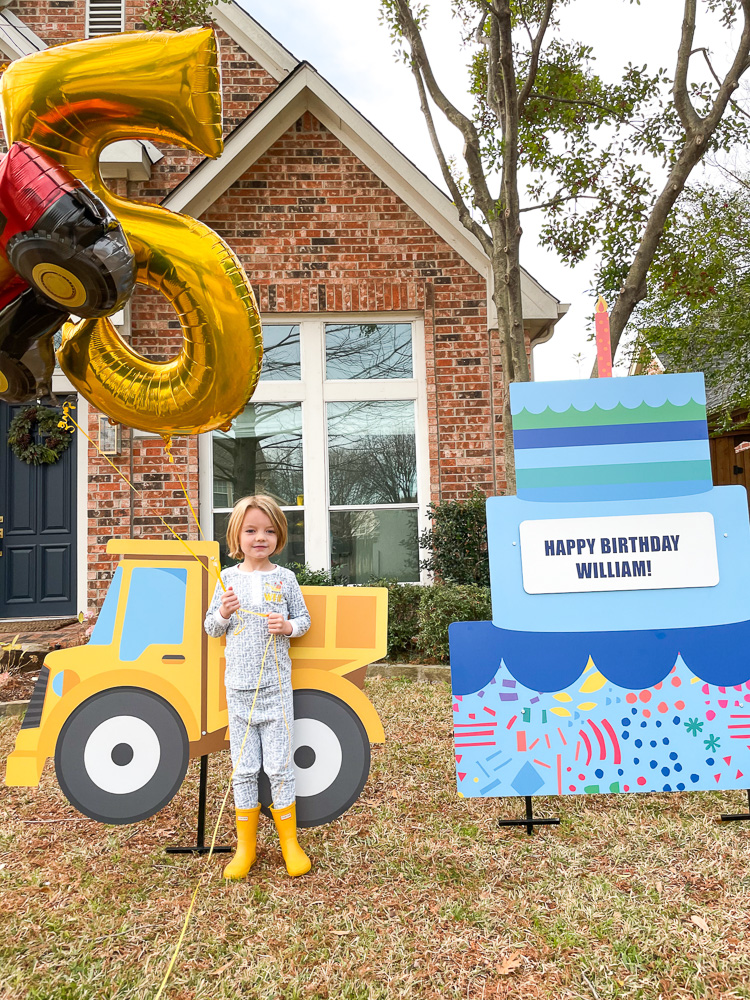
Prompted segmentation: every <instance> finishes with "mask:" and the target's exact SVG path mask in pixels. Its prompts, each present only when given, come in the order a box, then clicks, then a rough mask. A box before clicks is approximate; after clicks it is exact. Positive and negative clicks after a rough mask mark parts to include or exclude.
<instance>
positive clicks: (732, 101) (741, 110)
mask: <svg viewBox="0 0 750 1000" xmlns="http://www.w3.org/2000/svg"><path fill="white" fill-rule="evenodd" d="M696 52H702V53H703V58H704V59H705V60H706V65H707V66H708V68H709V70H710V72H711V76H712V77H713V78H714V80H715V81H716V83H717V84H718V85H719V86H720V87H721V80H720V79H719V77H718V76H717V74H716V70H715V69H714V68H713V66H712V65H711V59H710V58H709V55H708V49H707V48H706V47H705V45H703V46H701V48H699V49H693V51H692V52H691V53H690V55H695V53H696ZM729 103H730V104H731V105H732V107H733V108H734V109H735V110H736V111H739V113H740V114H741V115H744V116H745V118H750V114H748V113H747V111H745V109H744V108H743V107H741V106H740V105H739V104H738V103H737V101H735V99H734V98H733V97H731V98H730V99H729Z"/></svg>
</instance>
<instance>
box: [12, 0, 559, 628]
mask: <svg viewBox="0 0 750 1000" xmlns="http://www.w3.org/2000/svg"><path fill="white" fill-rule="evenodd" d="M0 8H1V9H0V50H2V54H3V56H4V58H5V59H7V60H12V59H16V58H18V57H20V56H22V55H26V54H29V53H30V52H33V51H36V50H39V49H41V48H44V47H46V46H49V45H57V44H61V43H63V42H67V41H72V40H76V39H80V38H84V37H87V36H90V35H94V34H103V33H109V32H112V31H122V30H132V29H137V28H138V27H139V11H140V10H141V8H142V3H141V0H10V2H9V3H5V4H2V3H0ZM214 20H215V24H216V29H217V35H218V38H219V44H220V51H221V67H222V85H223V88H224V94H223V99H224V125H225V151H224V154H223V155H222V156H221V157H220V158H219V159H218V160H203V161H201V159H200V157H197V156H195V155H194V154H192V153H189V152H188V151H186V150H182V149H176V148H174V147H170V148H166V147H165V148H162V149H157V148H156V147H155V146H154V145H153V144H152V143H150V142H136V141H129V142H119V143H115V144H113V145H112V146H110V147H108V148H107V150H106V151H105V154H104V155H103V157H102V161H101V170H102V175H103V176H104V178H105V179H106V180H107V183H108V184H110V186H111V187H112V188H113V190H115V191H116V193H118V194H121V195H126V196H128V197H138V198H147V199H151V200H156V201H160V202H161V203H162V204H164V205H165V206H166V207H168V208H171V209H173V210H175V211H179V212H184V213H186V214H188V215H192V216H194V217H196V218H199V219H201V220H202V221H204V222H205V223H206V224H207V225H209V226H211V227H212V228H213V229H214V230H215V231H216V232H217V233H219V234H220V235H221V236H222V237H223V238H224V239H225V240H226V241H227V242H228V243H229V244H230V246H231V247H232V248H233V249H234V250H235V252H236V253H237V254H238V255H239V257H240V259H241V260H242V262H243V264H244V266H245V268H246V270H247V273H248V275H249V276H250V280H251V282H252V284H253V287H254V289H255V292H256V297H257V300H258V304H259V308H260V311H261V315H262V317H263V324H264V343H265V348H266V355H265V362H264V371H263V375H262V378H261V381H260V383H259V386H258V389H257V391H256V393H255V395H254V397H253V399H252V401H251V403H250V404H249V405H248V407H247V408H246V410H245V412H244V413H243V414H242V415H241V416H240V417H239V418H238V419H237V420H236V421H235V423H234V426H233V428H232V430H231V431H230V432H228V433H221V432H214V433H213V434H207V435H202V436H201V437H200V438H182V439H179V440H178V441H177V444H176V446H175V448H174V455H175V458H176V463H177V466H176V467H177V470H178V471H179V473H180V474H181V475H182V478H183V480H184V481H185V482H186V484H187V488H188V491H189V493H190V496H191V500H192V502H193V504H194V506H195V508H196V509H198V510H199V511H200V517H201V522H202V524H203V527H204V530H206V533H207V534H208V533H209V532H210V531H214V532H215V533H216V537H220V536H221V535H222V534H223V526H224V523H225V521H226V516H227V511H228V510H229V509H230V508H231V505H232V503H233V501H234V500H235V499H236V498H238V497H239V496H241V495H243V494H244V493H247V492H252V491H258V492H259V491H261V490H265V491H269V492H272V493H274V494H275V495H277V496H278V497H279V498H280V499H281V500H282V501H283V505H284V506H285V508H287V515H288V519H289V523H290V544H289V547H288V550H287V553H286V556H287V559H288V560H290V561H291V560H294V561H301V562H302V561H304V562H307V563H309V564H310V565H311V566H313V567H316V568H319V567H323V568H329V567H330V566H332V565H333V566H341V567H343V569H344V571H345V572H346V573H347V575H348V577H349V578H350V580H352V581H353V582H363V581H365V580H366V579H368V578H369V577H370V576H389V577H397V578H399V579H401V580H418V579H419V565H418V564H419V552H418V534H419V531H420V530H421V529H422V528H423V527H425V518H426V514H425V508H426V505H427V503H429V502H430V501H431V500H432V501H437V500H441V499H447V498H455V497H461V496H464V495H466V494H467V493H468V492H469V491H470V490H471V489H472V488H473V487H479V488H481V489H482V490H484V491H486V492H487V493H495V492H498V491H500V490H502V489H503V486H504V472H503V458H502V439H503V433H504V429H503V425H502V419H501V412H502V407H501V400H502V386H501V377H500V350H499V345H498V341H497V332H496V325H497V322H496V317H495V315H494V314H493V306H492V302H491V296H490V287H491V282H490V279H491V275H490V266H489V261H488V259H487V257H486V255H485V254H484V252H483V251H482V249H481V247H480V245H479V243H478V242H477V241H476V240H475V239H474V237H472V236H471V235H470V234H469V233H467V231H466V230H465V229H464V228H463V227H462V226H461V224H460V223H459V221H458V215H457V212H456V210H455V208H454V206H453V205H452V203H451V202H450V201H449V200H448V198H447V197H446V196H445V195H444V194H443V193H442V192H441V191H440V190H439V189H438V188H436V187H435V186H434V185H433V184H432V183H431V182H430V181H429V180H428V179H427V178H426V177H425V176H424V175H423V174H422V173H421V172H420V171H419V170H418V169H417V168H416V167H415V166H414V165H413V164H412V163H411V162H410V161H409V160H407V159H406V158H405V157H404V156H403V155H402V154H401V153H399V151H398V150H397V149H396V148H395V147H394V146H393V145H392V144H391V143H390V142H388V140H387V139H386V138H385V137H384V136H383V135H382V134H381V133H380V132H379V131H378V130H377V129H376V128H374V127H373V126H372V125H371V124H370V122H368V121H367V120H366V119H365V118H364V117H363V116H362V115H361V114H360V113H359V112H358V111H357V110H356V109H355V108H354V107H352V105H351V104H349V103H348V102H347V100H346V99H345V98H344V97H343V96H342V95H341V94H339V93H338V92H337V91H336V90H335V89H334V88H333V87H332V86H331V85H330V84H329V83H328V82H327V81H326V80H325V79H324V78H323V77H321V76H320V74H319V73H317V72H316V71H315V69H313V67H312V66H310V65H309V64H308V63H306V62H304V61H303V62H300V61H298V60H297V59H296V58H295V57H294V56H292V55H291V53H290V52H288V51H287V50H286V49H285V48H284V47H283V46H282V45H281V44H280V43H279V42H278V41H276V40H275V39H274V38H273V37H271V36H270V35H269V34H268V33H267V32H266V31H265V30H264V29H263V28H262V27H261V26H260V25H259V24H258V23H257V22H256V21H254V20H253V19H252V18H251V17H250V16H249V15H248V14H247V13H246V12H245V11H244V10H243V9H242V8H241V7H239V6H238V5H237V4H235V3H232V4H221V5H219V6H218V7H217V8H216V9H215V15H214ZM523 296H524V316H525V323H526V329H527V334H528V337H529V343H530V346H531V347H532V348H533V347H534V346H535V345H536V344H539V343H542V342H544V341H546V340H548V339H549V338H550V337H551V336H552V334H553V332H554V328H555V324H556V322H557V320H558V319H559V318H560V317H561V316H562V315H563V314H564V312H565V309H566V307H565V306H563V305H561V304H560V302H559V301H558V300H557V299H556V298H555V297H554V296H552V295H551V294H550V293H549V292H547V291H546V290H545V289H544V288H543V287H542V286H541V285H540V284H539V283H538V282H537V281H535V280H534V278H532V277H531V276H530V275H529V274H528V273H526V272H524V275H523ZM115 322H116V324H117V325H119V328H120V330H121V332H122V334H123V336H124V337H125V338H126V339H129V340H131V342H132V344H133V346H134V347H135V348H136V349H137V350H138V351H139V352H141V353H142V354H144V355H146V356H148V357H151V358H154V359H156V360H165V359H166V358H168V357H169V356H171V355H172V354H174V353H175V352H176V351H177V350H178V347H179V343H180V338H181V334H180V330H179V323H178V322H177V321H176V319H175V317H174V315H173V314H172V313H171V311H170V308H169V307H168V306H167V304H166V302H165V301H163V300H162V299H161V298H160V297H159V296H157V295H156V294H155V293H152V292H150V291H148V290H145V289H142V288H140V287H139V288H138V289H137V291H136V294H135V295H134V297H133V299H132V301H131V303H130V305H129V307H128V309H127V310H126V311H125V312H124V313H122V314H119V315H118V316H117V317H115ZM54 388H55V391H56V392H58V393H64V392H66V390H69V389H70V386H69V385H68V384H67V382H66V380H65V378H64V376H63V375H62V374H60V375H57V376H56V377H55V385H54ZM0 408H1V409H2V410H4V411H9V410H10V408H9V407H7V406H6V405H4V404H0ZM77 413H78V420H79V422H80V423H81V424H82V425H83V424H84V423H85V422H87V423H88V428H89V434H90V436H91V437H92V438H93V439H94V440H99V435H100V434H101V435H102V437H101V441H103V440H104V437H105V436H106V425H105V424H104V422H103V421H102V420H101V415H100V414H98V413H96V412H95V411H94V410H93V409H92V408H91V407H89V406H88V404H87V403H86V401H85V400H83V399H81V400H79V401H78V402H77ZM8 416H10V413H7V414H6V417H5V419H6V421H7V418H8ZM1 432H2V426H0V433H1ZM110 436H111V434H110ZM112 450H113V451H114V453H113V454H112V455H111V456H110V457H111V461H112V462H113V463H114V464H115V465H116V466H117V467H118V468H120V469H121V471H122V472H123V474H124V475H125V476H126V477H128V478H129V479H130V480H131V481H132V482H133V483H134V484H135V486H136V487H137V488H138V490H139V491H141V493H142V495H137V494H135V493H133V491H131V489H130V488H129V487H128V485H127V484H126V483H125V482H124V481H123V480H122V479H120V478H119V476H117V475H116V474H115V472H114V471H113V470H112V468H111V467H110V466H109V465H108V464H107V463H106V462H105V461H104V460H103V459H102V458H101V457H100V456H99V455H98V454H97V452H96V451H95V450H94V449H93V448H91V447H89V448H88V449H86V448H85V447H83V446H82V444H81V442H80V441H79V442H77V452H73V451H71V452H70V453H69V456H68V458H66V459H65V461H64V462H61V463H58V466H59V468H58V466H55V467H50V468H47V469H42V470H36V471H35V470H33V469H32V470H30V472H29V475H39V476H41V477H42V479H43V482H41V483H40V484H39V483H38V484H36V485H34V484H33V483H31V484H30V485H29V490H30V493H31V494H34V495H38V496H39V497H40V498H41V500H40V511H39V513H38V515H37V517H38V519H41V521H40V524H38V525H37V526H36V527H34V526H31V527H30V526H29V525H27V524H25V521H29V522H31V520H33V516H34V515H29V516H28V517H25V518H22V519H21V520H24V525H23V526H22V527H23V531H21V532H20V534H19V532H14V530H13V526H14V521H13V512H12V511H9V510H8V507H9V505H10V506H12V504H13V497H12V495H11V494H12V493H13V488H12V483H11V481H12V480H13V475H11V472H12V469H11V466H12V463H13V462H16V464H17V465H19V466H20V465H21V463H17V460H15V459H14V458H12V457H9V456H8V455H7V454H6V455H5V458H4V461H5V463H6V469H5V472H3V467H2V465H0V476H3V475H4V478H5V480H6V483H7V484H8V485H7V486H6V488H5V492H1V491H0V513H2V510H1V508H2V506H3V505H4V506H5V507H6V517H5V524H6V532H5V539H4V544H5V548H6V552H5V555H6V558H5V559H4V560H3V564H4V567H5V572H4V573H0V576H1V577H2V579H3V583H2V584H1V585H0V618H2V617H5V618H32V617H35V616H54V615H65V614H70V613H71V612H72V613H75V612H77V611H78V610H79V609H81V608H84V607H86V606H96V605H98V604H99V603H100V602H101V599H102V598H103V594H104V592H105V590H106V583H107V581H108V580H109V578H110V576H111V573H112V563H111V559H110V558H109V557H107V555H106V553H105V546H106V542H107V541H108V539H109V538H111V537H118V536H122V537H129V536H133V537H138V536H143V535H148V534H153V535H154V536H156V537H163V535H164V534H165V532H166V529H165V528H164V526H163V524H162V522H161V520H160V518H161V517H164V518H165V519H167V520H168V521H169V523H170V525H171V526H172V527H173V528H174V530H175V531H177V532H178V533H180V534H182V535H183V536H184V537H191V538H193V537H197V529H196V527H195V525H194V523H193V522H192V519H191V517H190V514H189V510H188V506H187V503H186V502H185V498H184V495H183V493H182V490H181V489H180V487H179V483H178V482H177V480H176V478H175V477H174V474H173V472H172V471H171V467H170V466H169V465H168V462H167V460H166V456H165V454H164V449H163V445H162V442H161V439H159V438H153V437H148V436H146V435H143V434H141V433H139V432H133V431H131V430H130V429H128V428H122V429H121V433H120V435H119V440H117V441H115V442H113V448H112ZM0 451H3V452H7V448H4V447H3V448H0ZM14 468H15V467H14ZM53 470H54V471H53ZM23 474H24V475H25V474H26V473H25V471H24V473H23ZM15 475H16V476H19V475H21V473H20V472H19V471H18V469H16V471H15ZM45 476H46V479H45V478H44V477H45ZM45 496H46V497H48V498H49V497H51V496H54V497H55V504H56V505H57V507H62V511H61V512H60V513H59V516H56V517H53V518H52V519H51V520H50V517H49V514H48V512H47V513H46V514H45V510H46V509H47V508H48V507H49V503H47V506H46V507H45V504H44V503H43V502H42V500H43V498H44V497H45ZM60 498H62V499H60ZM84 498H86V500H85V502H84ZM29 506H33V504H30V505H29ZM24 509H26V505H25V506H24ZM45 517H46V519H47V520H46V521H45ZM15 521H16V522H18V521H19V513H18V511H16V513H15ZM51 521H55V524H54V525H53V524H51ZM58 521H59V522H60V523H59V524H57V523H56V522H58ZM19 523H20V522H19ZM53 529H54V530H57V529H59V532H58V535H55V536H54V539H53V542H54V544H53V545H52V548H50V545H49V544H48V542H49V537H51V536H50V531H52V534H53V535H54V530H53ZM35 532H36V534H35ZM66 533H67V534H66ZM45 539H46V541H45ZM45 544H47V547H48V549H50V553H51V554H45V552H46V550H45V548H44V546H45ZM14 545H15V546H16V548H17V554H16V555H15V556H14V554H13V553H14V549H13V546H14ZM24 545H25V548H24ZM35 545H37V546H38V548H37V549H36V550H34V551H32V549H33V547H34V546H35ZM52 549H54V552H53V551H52ZM35 553H36V554H35ZM40 553H41V554H40ZM8 556H10V558H8ZM12 565H15V566H16V567H18V569H17V571H16V572H13V571H12ZM45 567H46V568H45Z"/></svg>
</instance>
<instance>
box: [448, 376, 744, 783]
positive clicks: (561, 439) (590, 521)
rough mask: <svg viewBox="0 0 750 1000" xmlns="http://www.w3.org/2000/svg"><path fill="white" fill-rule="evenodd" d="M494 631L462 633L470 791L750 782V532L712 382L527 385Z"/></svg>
mask: <svg viewBox="0 0 750 1000" xmlns="http://www.w3.org/2000/svg"><path fill="white" fill-rule="evenodd" d="M510 391H511V411H512V414H513V436H514V445H515V449H516V470H517V484H518V494H517V496H515V497H491V498H490V499H488V501H487V534H488V545H489V555H490V580H491V591H492V608H493V620H492V622H457V623H454V624H453V625H451V626H450V646H451V676H452V687H453V716H454V734H455V735H454V743H455V758H456V776H457V785H458V790H459V794H460V795H462V796H465V797H467V798H468V797H477V796H530V795H553V794H557V795H571V794H591V793H596V792H640V791H643V792H647V791H648V792H650V791H683V790H687V789H696V790H698V789H746V788H748V787H749V786H750V602H749V601H748V598H747V596H746V595H747V589H748V588H747V582H748V573H750V524H749V523H748V506H747V495H746V492H745V490H744V488H743V487H741V486H720V487H714V486H713V482H712V477H711V463H710V457H709V446H708V427H707V423H706V397H705V387H704V383H703V376H702V375H697V374H691V375H649V376H642V377H633V378H617V379H611V378H602V379H594V380H587V381H571V382H543V383H519V384H516V385H512V386H511V390H510Z"/></svg>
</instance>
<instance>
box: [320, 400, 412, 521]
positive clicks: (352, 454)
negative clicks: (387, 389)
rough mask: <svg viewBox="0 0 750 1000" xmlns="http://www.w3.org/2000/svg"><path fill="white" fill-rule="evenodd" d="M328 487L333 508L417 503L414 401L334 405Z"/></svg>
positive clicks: (330, 421) (330, 409)
mask: <svg viewBox="0 0 750 1000" xmlns="http://www.w3.org/2000/svg"><path fill="white" fill-rule="evenodd" d="M328 482H329V488H330V498H331V499H330V502H331V505H332V506H339V505H344V504H346V505H349V504H371V503H373V504H374V503H416V500H417V455H416V445H415V441H414V402H413V400H410V399H397V400H373V401H366V402H360V403H348V402H347V403H329V404H328Z"/></svg>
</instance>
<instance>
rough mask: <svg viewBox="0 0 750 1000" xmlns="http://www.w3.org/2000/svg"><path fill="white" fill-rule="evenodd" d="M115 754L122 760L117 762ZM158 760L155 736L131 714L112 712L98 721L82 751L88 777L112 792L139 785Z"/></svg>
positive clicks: (151, 771) (142, 783)
mask: <svg viewBox="0 0 750 1000" xmlns="http://www.w3.org/2000/svg"><path fill="white" fill-rule="evenodd" d="M118 751H120V753H118ZM118 756H119V757H120V759H121V760H122V761H123V762H122V763H119V762H117V757H118ZM160 759H161V747H160V745H159V737H158V736H157V735H156V733H155V732H154V730H153V729H152V728H151V726H149V725H148V723H147V722H144V721H143V719H138V718H136V717H135V716H133V715H116V716H114V717H113V718H111V719H107V720H106V721H105V722H102V723H100V725H98V726H97V727H96V729H95V730H94V731H93V732H92V734H91V735H90V736H89V738H88V740H86V747H85V749H84V751H83V763H84V767H85V768H86V773H87V774H88V776H89V778H90V779H91V780H92V781H93V782H94V784H95V785H98V787H99V788H101V789H102V790H103V791H105V792H110V793H111V794H113V795H127V794H128V793H129V792H135V791H137V790H138V789H139V788H143V786H144V785H145V784H147V783H148V782H149V781H150V780H151V778H153V776H154V774H156V769H157V768H158V766H159V761H160Z"/></svg>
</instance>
